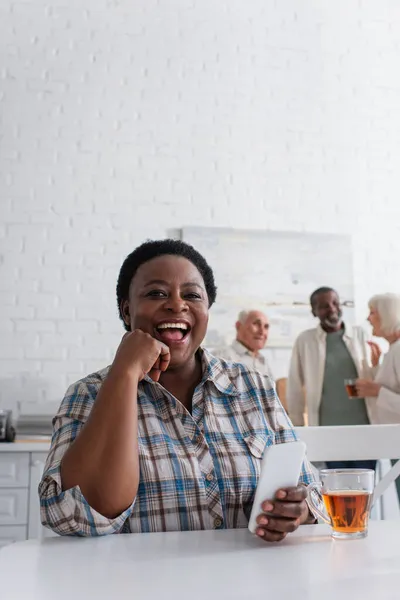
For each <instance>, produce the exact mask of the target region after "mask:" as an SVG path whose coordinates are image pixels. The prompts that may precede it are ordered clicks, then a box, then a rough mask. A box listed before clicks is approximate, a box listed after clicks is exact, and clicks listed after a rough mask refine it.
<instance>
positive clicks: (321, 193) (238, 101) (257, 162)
mask: <svg viewBox="0 0 400 600" xmlns="http://www.w3.org/2000/svg"><path fill="white" fill-rule="evenodd" d="M399 36H400V5H399V3H398V1H397V0H381V2H379V3H378V2H376V0H365V1H364V0H350V1H349V0H336V2H321V1H320V0H313V1H312V0H303V2H301V3H299V2H298V1H297V0H279V1H277V0H246V2H244V1H243V0H229V1H227V0H225V1H222V0H221V1H217V2H215V0H174V1H172V2H168V1H164V2H161V1H160V0H135V2H131V1H130V0H119V1H117V0H115V1H113V2H110V1H109V0H79V1H78V0H69V1H68V2H65V1H64V0H53V1H52V2H48V3H47V2H46V0H29V1H26V2H19V1H17V0H3V1H2V2H1V4H0V60H1V65H0V115H1V117H0V118H1V121H0V134H1V139H0V144H1V146H0V201H1V221H0V247H1V250H0V252H1V263H0V268H1V273H0V303H1V312H0V334H1V348H0V405H1V404H2V405H12V404H13V403H14V402H15V401H16V400H20V399H25V400H32V401H37V400H48V399H55V400H58V399H60V398H61V396H62V394H63V392H64V390H65V388H66V386H67V384H68V382H70V381H72V380H74V379H75V378H77V377H79V376H81V375H82V374H84V373H85V372H87V371H90V370H92V369H95V368H97V367H100V366H102V365H104V364H105V363H107V362H108V361H109V360H110V358H111V356H112V355H113V352H114V349H115V347H116V344H117V343H118V340H119V338H120V335H121V333H122V328H121V326H120V324H119V322H118V318H117V312H116V306H115V299H114V288H115V281H116V276H117V272H118V268H119V266H120V263H121V260H122V259H123V257H124V256H125V255H126V254H127V253H128V252H129V251H130V250H131V249H132V248H133V247H134V246H135V245H137V244H138V243H139V242H141V241H142V240H144V239H145V238H146V237H153V238H154V237H161V236H165V235H166V233H168V232H169V231H171V230H176V229H177V228H179V227H181V226H183V225H200V224H201V225H215V226H237V227H249V228H251V227H254V228H255V227H257V228H263V229H267V228H271V229H290V230H302V231H304V230H307V231H321V230H322V231H326V232H348V231H354V232H356V234H357V236H356V243H355V262H356V277H357V280H356V284H357V299H358V305H359V312H360V318H361V316H363V315H364V303H365V300H366V298H367V297H368V296H369V295H370V294H372V293H374V292H380V291H386V290H394V291H400V278H399V264H400V235H399V233H400V231H399V219H400V202H399V198H398V196H399V188H400V69H399V64H400V44H399V39H400V37H399ZM321 283H325V282H321ZM326 283H329V273H328V274H327V277H326Z"/></svg>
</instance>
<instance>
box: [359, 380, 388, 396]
mask: <svg viewBox="0 0 400 600" xmlns="http://www.w3.org/2000/svg"><path fill="white" fill-rule="evenodd" d="M381 387H382V386H381V384H380V383H375V381H373V380H372V379H357V380H356V388H357V394H358V397H359V398H376V397H377V396H378V395H379V392H380V389H381Z"/></svg>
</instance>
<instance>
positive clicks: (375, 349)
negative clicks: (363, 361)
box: [367, 342, 382, 367]
mask: <svg viewBox="0 0 400 600" xmlns="http://www.w3.org/2000/svg"><path fill="white" fill-rule="evenodd" d="M367 344H368V346H369V347H370V348H371V364H372V366H373V367H377V366H378V365H379V361H380V358H381V354H382V350H381V349H380V347H379V346H378V344H377V343H376V342H367Z"/></svg>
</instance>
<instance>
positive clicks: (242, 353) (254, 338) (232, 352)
mask: <svg viewBox="0 0 400 600" xmlns="http://www.w3.org/2000/svg"><path fill="white" fill-rule="evenodd" d="M235 328H236V339H235V340H234V341H233V342H232V343H231V344H230V345H229V346H226V347H223V348H217V349H215V350H214V351H213V354H214V355H215V356H219V357H220V358H224V359H225V360H228V361H232V362H236V363H242V364H243V365H245V366H246V367H248V368H249V369H257V371H258V372H259V373H261V375H263V376H264V377H269V378H270V379H271V380H273V381H275V384H276V390H277V394H278V396H279V399H280V401H281V403H282V404H283V407H284V408H285V410H287V406H286V399H285V380H284V379H282V378H278V377H277V373H276V371H277V367H276V365H275V367H274V369H271V363H270V360H268V359H267V357H266V356H265V354H262V350H263V348H264V347H265V345H266V343H267V341H268V334H269V329H270V323H269V319H268V317H267V315H266V314H265V313H263V312H262V311H261V310H255V309H251V310H242V311H240V313H239V315H238V317H237V321H236V323H235ZM278 368H279V367H278Z"/></svg>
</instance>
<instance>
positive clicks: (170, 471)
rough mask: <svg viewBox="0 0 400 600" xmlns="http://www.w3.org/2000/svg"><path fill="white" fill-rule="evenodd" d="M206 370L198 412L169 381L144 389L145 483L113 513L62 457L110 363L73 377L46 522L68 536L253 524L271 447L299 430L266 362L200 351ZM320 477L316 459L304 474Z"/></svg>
mask: <svg viewBox="0 0 400 600" xmlns="http://www.w3.org/2000/svg"><path fill="white" fill-rule="evenodd" d="M199 352H200V353H201V357H202V364H203V378H202V381H201V383H200V384H199V385H198V386H197V388H196V390H195V392H194V395H193V410H192V414H190V413H189V412H188V411H187V410H186V409H185V408H184V407H183V405H182V404H181V403H180V402H178V401H177V400H176V398H174V396H172V395H171V394H170V393H169V392H167V390H165V388H163V387H162V386H161V385H160V384H159V383H155V382H153V381H152V380H151V379H150V378H148V377H146V378H145V379H144V380H143V381H142V382H140V384H139V388H138V432H139V462H140V484H139V489H138V493H137V497H136V498H135V500H134V501H133V502H132V505H131V506H130V507H129V508H128V509H127V510H125V511H124V512H123V513H122V514H121V515H119V516H118V517H116V518H114V519H108V518H106V517H104V516H102V515H100V514H99V513H98V512H96V511H95V510H94V509H93V508H91V507H90V506H89V504H88V503H87V502H86V500H85V498H84V497H83V495H82V493H81V491H80V489H79V487H75V488H72V489H70V490H67V491H64V492H63V491H62V486H61V476H60V464H61V460H62V457H63V455H64V453H65V452H66V450H67V448H68V447H69V446H70V444H71V443H72V442H73V440H74V439H75V438H76V436H77V435H79V432H80V430H81V428H82V427H83V425H84V423H85V422H86V420H87V418H88V415H89V413H90V410H91V408H92V406H93V403H94V401H95V399H96V396H97V393H98V391H99V389H100V386H101V384H102V382H103V381H104V379H105V377H106V376H107V373H108V368H107V369H104V370H102V371H99V372H97V373H94V374H92V375H89V376H88V377H85V378H84V379H82V380H81V381H78V382H77V383H75V384H73V385H72V386H71V387H70V388H69V389H68V391H67V394H66V396H65V398H64V400H63V401H62V403H61V406H60V409H59V411H58V414H57V415H56V417H55V418H54V421H53V426H54V433H53V438H52V443H51V449H50V453H49V456H48V458H47V463H46V467H45V471H44V474H43V478H42V481H41V483H40V486H39V495H40V503H41V514H42V522H43V524H44V525H47V526H48V527H50V528H52V529H54V530H55V531H56V532H57V533H59V534H62V535H71V534H72V535H73V534H75V535H81V536H91V535H105V534H109V533H128V532H132V533H133V532H154V531H186V530H198V529H213V528H214V529H216V528H218V529H221V528H222V529H225V528H237V527H246V526H247V523H248V518H249V515H250V511H251V506H252V502H253V498H254V492H255V489H256V485H257V481H258V477H259V473H260V462H261V457H262V455H263V452H264V449H265V447H266V446H269V445H271V444H281V443H284V442H290V441H293V440H295V439H296V436H295V433H294V431H293V427H292V424H291V422H290V420H289V419H288V417H287V415H286V413H285V411H284V409H283V408H282V406H281V404H280V402H279V400H278V398H277V396H276V393H275V389H274V387H273V385H272V384H271V385H268V386H267V387H266V381H268V379H267V380H266V379H265V378H264V377H262V376H261V374H260V373H258V372H257V371H253V370H250V369H248V368H247V367H245V366H244V365H241V364H236V363H227V362H226V361H224V360H221V359H219V358H216V357H214V356H212V355H211V354H209V353H208V352H207V351H206V350H199ZM300 480H301V482H303V483H305V484H308V483H310V481H312V480H313V475H312V471H311V467H310V464H309V463H308V462H307V461H306V462H305V463H304V465H303V471H302V475H301V478H300Z"/></svg>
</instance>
